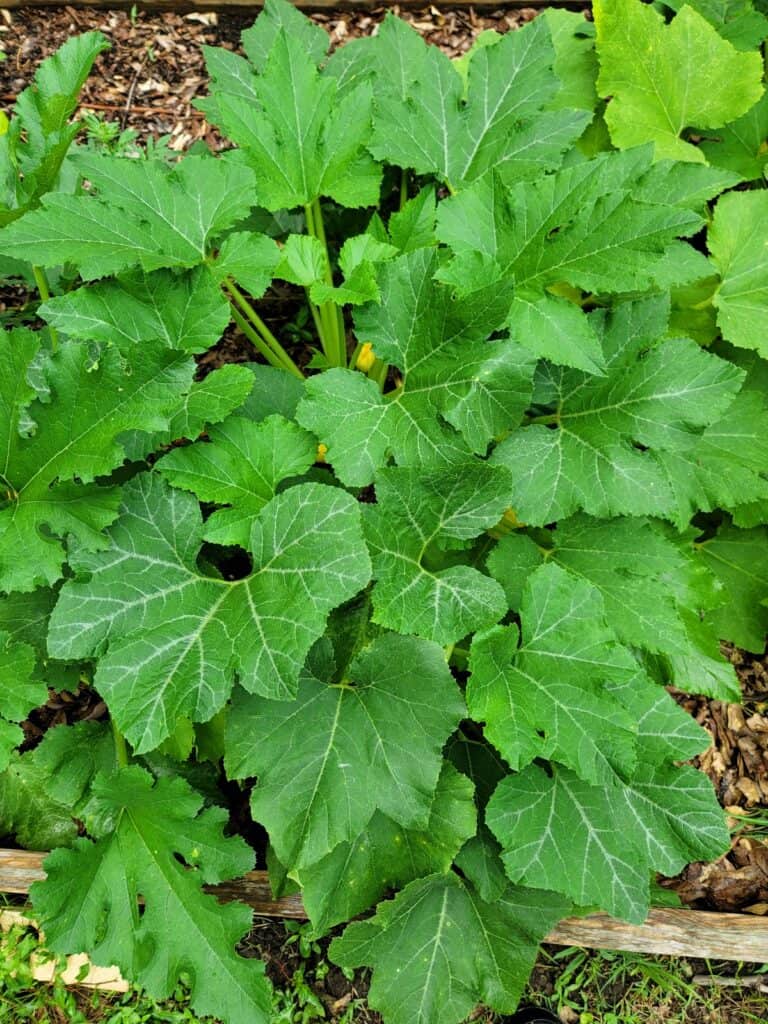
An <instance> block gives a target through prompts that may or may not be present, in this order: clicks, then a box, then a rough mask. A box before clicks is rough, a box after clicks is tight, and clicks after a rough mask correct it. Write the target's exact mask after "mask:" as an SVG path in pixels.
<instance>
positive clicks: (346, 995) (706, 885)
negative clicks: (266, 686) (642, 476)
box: [0, 6, 768, 1022]
mask: <svg viewBox="0 0 768 1024" xmlns="http://www.w3.org/2000/svg"><path fill="white" fill-rule="evenodd" d="M388 10H393V11H395V12H396V13H401V16H403V17H404V18H405V19H406V20H408V21H409V22H410V23H411V24H412V25H413V26H414V28H416V29H417V30H418V31H419V32H420V33H421V34H422V35H423V36H424V37H425V38H426V39H427V40H429V41H430V42H431V43H435V44H437V45H439V46H440V47H441V48H442V49H444V50H445V51H446V52H447V53H448V54H449V55H451V56H456V55H459V54H461V53H463V52H465V51H466V50H467V49H468V48H469V47H470V46H471V44H472V41H473V40H474V39H475V38H476V37H477V36H478V35H479V34H480V32H482V31H483V30H485V29H488V28H493V29H496V30H497V31H501V32H504V31H507V30H509V29H512V28H515V27H516V26H518V25H520V24H522V23H524V22H526V21H529V20H530V19H531V18H533V17H535V15H536V13H537V11H536V10H535V9H534V8H523V9H517V10H512V11H510V10H506V11H505V10H499V11H490V12H484V13H483V14H482V15H481V14H478V13H476V12H474V11H472V10H471V9H470V10H461V11H452V10H445V11H441V10H439V9H438V8H436V7H434V6H430V7H428V8H425V9H424V10H418V11H414V10H406V11H403V12H400V11H399V10H398V8H397V6H393V7H381V8H377V9H375V10H371V11H366V12H364V13H355V12H339V13H332V12H331V13H322V14H314V15H312V17H313V19H314V20H315V21H317V22H318V23H320V24H322V25H323V26H324V27H325V28H326V29H327V30H328V32H329V35H330V38H331V42H332V44H333V45H339V44H343V43H344V42H345V41H346V40H348V39H351V38H354V37H356V36H363V35H368V34H370V33H372V32H374V31H375V30H376V26H377V25H378V24H379V23H380V22H381V21H382V19H383V17H384V16H385V14H386V13H387V11H388ZM254 13H255V11H254ZM254 13H249V14H244V13H240V12H238V13H218V14H216V13H193V14H187V15H181V14H171V13H159V14H152V13H148V12H145V11H140V12H135V11H134V12H126V11H102V10H97V9H85V10H78V9H75V8H73V7H61V8H55V9H52V8H48V9H39V8H38V9H36V8H26V9H25V8H21V9H17V10H13V11H8V10H2V9H0V49H2V50H3V51H4V52H5V54H6V60H5V61H2V62H0V107H2V108H4V109H5V110H6V111H9V110H10V108H11V106H12V104H13V102H14V99H15V97H16V95H17V94H18V93H19V92H20V91H21V90H22V89H23V88H24V87H25V86H26V85H27V84H28V83H29V81H30V80H31V78H32V76H33V74H34V71H35V69H36V68H37V66H38V64H39V62H40V61H41V60H42V59H43V58H44V57H45V56H47V55H48V54H49V53H51V52H52V51H53V50H55V49H56V48H57V47H58V46H60V45H61V44H62V43H63V42H64V41H65V40H66V39H67V38H68V37H69V36H70V35H71V34H73V33H80V32H84V31H88V30H93V29H98V30H100V31H102V32H103V33H104V34H105V35H106V36H107V37H108V38H109V39H110V41H111V43H112V48H111V49H110V50H109V51H108V52H106V53H105V54H103V55H102V56H101V57H100V58H99V59H98V61H97V63H96V68H95V71H94V74H93V75H92V77H91V78H90V79H89V81H88V82H87V83H86V86H85V88H84V90H83V95H82V103H81V110H82V111H84V112H85V111H92V112H95V113H98V114H99V115H101V116H102V117H103V118H104V119H105V120H109V121H116V122H118V123H119V124H120V126H121V128H128V129H133V130H135V131H136V133H137V137H138V139H139V140H141V141H146V140H147V139H150V138H152V139H155V140H157V139H160V138H162V137H166V138H167V142H168V145H169V147H170V148H171V149H173V150H177V151H182V150H184V149H186V148H187V147H189V146H190V145H191V144H192V143H194V142H196V141H198V140H203V141H204V142H205V143H206V144H207V145H209V146H210V147H211V148H212V149H217V148H220V146H221V140H220V138H219V136H218V135H217V133H216V131H215V129H213V128H212V127H211V126H209V125H208V124H207V123H206V121H205V119H204V118H203V116H202V114H201V113H200V112H199V111H197V110H195V108H194V107H193V101H194V100H195V98H197V97H200V96H203V95H205V93H206V89H207V76H206V73H205V67H204V63H203V58H202V47H203V46H204V45H212V46H225V47H228V48H230V49H237V47H238V40H239V35H240V32H241V31H242V29H243V28H245V27H246V26H247V25H249V24H250V23H251V22H252V20H253V16H254ZM6 298H7V297H6ZM294 304H295V297H294V296H293V295H292V294H291V291H290V289H289V290H287V291H285V293H283V292H280V291H279V290H275V291H274V293H273V294H271V295H270V296H269V302H268V309H267V312H266V315H267V318H268V319H271V316H270V313H271V314H272V316H274V317H275V319H278V318H282V319H283V322H284V319H285V310H286V309H287V308H290V307H291V306H292V305H294ZM246 358H249V350H248V346H247V345H244V343H243V339H241V338H240V337H238V336H237V335H236V334H234V333H228V335H227V336H226V337H225V339H223V341H222V342H221V343H220V344H219V345H218V346H217V348H216V349H215V350H214V351H213V352H211V353H209V354H207V355H205V356H203V357H202V359H201V364H202V365H201V372H203V373H204V372H205V370H206V369H208V368H210V367H212V366H214V365H220V364H221V363H222V362H231V361H241V360H243V359H246ZM727 653H728V656H729V657H730V659H731V661H732V662H733V664H734V666H735V667H736V670H737V672H738V675H739V678H740V680H741V683H742V688H743V694H744V701H743V704H742V705H736V704H727V703H723V702H721V701H713V700H708V699H705V698H700V697H691V696H688V695H686V694H680V693H676V694H675V696H676V698H677V699H678V701H679V702H680V703H681V704H682V706H684V707H685V708H686V709H687V710H688V711H689V712H690V713H691V714H692V715H694V717H695V718H696V719H697V721H699V723H700V724H701V725H703V726H704V728H706V729H707V730H708V732H709V733H710V734H711V736H712V741H713V743H712V747H711V748H710V749H709V750H708V751H707V752H706V753H705V754H703V755H702V756H701V757H700V758H698V759H697V762H696V763H698V766H699V767H700V768H701V769H702V770H703V771H705V772H706V773H707V775H708V776H709V777H710V778H711V779H712V782H713V784H714V786H715V789H716V791H717V793H718V796H719V798H720V801H721V803H722V804H723V806H724V807H725V808H726V809H727V810H728V811H729V813H730V814H731V820H732V824H733V826H734V830H735V831H734V841H733V844H732V848H731V850H730V852H729V853H728V854H727V855H726V856H724V857H722V858H720V860H718V861H716V862H715V863H713V864H691V865H689V866H688V867H687V868H686V869H685V871H683V872H682V874H681V875H680V876H679V877H678V878H676V879H669V880H666V881H665V883H664V884H665V885H667V886H668V887H670V888H674V889H675V890H676V891H677V892H678V894H679V896H680V897H681V898H682V899H683V900H684V901H685V902H686V903H688V904H689V905H691V906H693V907H696V908H699V909H710V910H725V911H735V910H740V911H747V912H751V913H755V914H768V656H763V657H756V656H753V655H749V654H745V653H744V652H741V651H738V650H732V649H729V650H728V651H727ZM104 712H105V709H104V706H103V704H101V702H100V701H99V698H98V696H97V695H95V694H94V693H93V691H90V690H82V691H80V692H79V693H77V694H75V695H72V694H69V693H60V694H52V695H51V699H50V701H49V703H48V705H47V706H46V707H45V708H43V709H40V710H39V711H37V712H35V713H34V715H33V716H31V720H30V722H29V723H27V725H26V727H25V730H26V733H27V741H28V743H29V744H30V745H34V743H35V742H36V741H37V740H38V739H39V737H40V735H41V734H42V732H43V731H44V730H45V729H46V728H49V727H51V726H52V725H54V724H59V723H60V722H64V721H70V722H75V721H79V720H82V719H83V718H94V717H101V716H102V715H103V714H104ZM761 816H762V820H761ZM285 940H286V934H285V931H284V930H283V928H282V925H280V924H278V923H277V922H269V921H266V920H264V921H261V922H258V923H257V924H256V926H255V929H254V932H253V934H252V936H251V938H250V939H249V942H248V945H249V950H250V951H251V952H252V953H253V955H260V956H263V957H264V958H265V959H266V961H267V964H268V970H269V973H270V974H271V975H272V976H273V980H274V981H275V982H276V983H277V984H278V985H279V984H280V983H281V982H282V983H285V981H286V980H287V978H289V977H290V976H291V974H292V973H293V970H295V969H296V967H297V966H298V963H299V960H298V958H297V956H296V955H295V954H294V953H293V952H292V950H293V948H294V947H292V946H290V945H289V946H287V947H286V946H285ZM356 984H357V983H356ZM315 989H316V991H318V992H319V995H320V997H321V998H322V1001H323V1002H324V1003H325V1005H326V1007H327V1008H328V1010H329V1012H331V1014H332V1015H333V1016H335V1015H336V1014H337V1013H339V1012H340V1011H341V1010H343V1007H344V1006H345V1005H346V1004H347V1003H348V1002H349V1000H350V999H352V998H358V997H359V996H364V994H365V991H364V984H363V983H360V984H359V987H358V988H355V987H354V985H352V986H351V985H350V983H349V982H347V981H346V979H344V978H343V976H342V975H340V974H339V977H336V974H335V973H333V974H329V975H328V976H327V977H325V978H324V979H323V980H322V981H321V983H320V987H319V990H318V988H317V985H315ZM359 1019H360V1020H365V1021H371V1022H373V1021H375V1020H378V1017H377V1016H376V1015H375V1014H372V1013H367V1015H366V1016H365V1017H360V1018H359Z"/></svg>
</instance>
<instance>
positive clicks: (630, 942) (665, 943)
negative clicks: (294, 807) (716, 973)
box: [0, 850, 768, 963]
mask: <svg viewBox="0 0 768 1024" xmlns="http://www.w3.org/2000/svg"><path fill="white" fill-rule="evenodd" d="M44 857H45V854H44V853H31V852H27V851H22V850H0V892H11V893H20V894H24V893H27V892H28V891H29V887H30V885H31V884H32V882H36V881H39V880H40V879H42V878H45V872H44V871H43V867H42V864H43V858H44ZM209 891H210V892H213V893H215V894H216V895H217V896H219V897H220V898H221V899H223V900H228V899H239V900H242V901H243V902H244V903H247V904H248V905H249V906H251V907H253V910H254V912H255V913H256V914H261V915H262V916H265V917H290V918H295V919H299V920H301V919H304V918H306V913H305V911H304V907H303V906H302V903H301V898H300V897H299V896H284V897H282V898H280V899H275V898H274V896H273V895H272V891H271V889H270V886H269V878H268V876H267V873H266V871H251V872H249V874H248V875H246V876H245V878H241V879H238V880H237V881H234V882H227V883H225V884H224V885H218V886H211V887H210V889H209ZM545 941H546V942H551V943H553V944H555V945H558V946H587V947H589V948H591V949H621V950H627V951H633V952H639V953H666V954H673V955H677V956H693V957H698V958H703V959H709V958H711V959H714V960H744V961H746V962H747V963H750V962H751V963H768V919H766V918H762V917H755V916H753V915H750V914H713V913H709V912H707V911H703V910H660V909H658V910H652V911H651V912H650V914H649V915H648V919H647V920H646V922H645V924H640V925H637V924H626V923H625V922H623V921H617V920H615V919H614V918H612V917H610V916H609V915H608V914H589V915H588V916H587V917H571V918H568V919H567V920H566V921H561V922H560V924H559V925H558V926H557V927H556V928H555V929H554V930H553V931H552V932H550V934H549V935H548V936H547V937H546V939H545Z"/></svg>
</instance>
